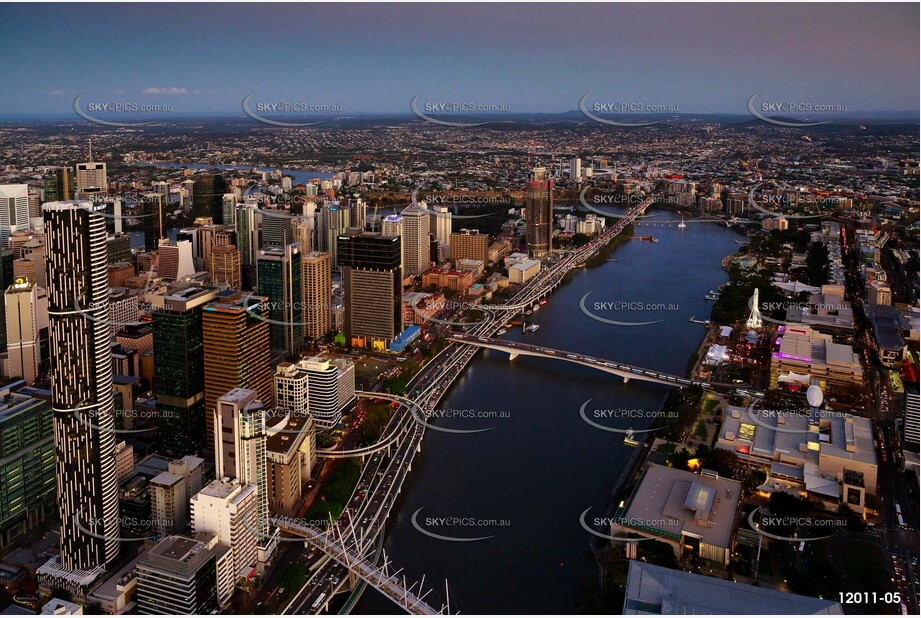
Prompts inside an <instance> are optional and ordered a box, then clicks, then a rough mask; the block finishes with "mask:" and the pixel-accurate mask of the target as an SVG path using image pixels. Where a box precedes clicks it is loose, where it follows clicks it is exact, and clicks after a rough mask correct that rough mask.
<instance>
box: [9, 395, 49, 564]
mask: <svg viewBox="0 0 921 618" xmlns="http://www.w3.org/2000/svg"><path fill="white" fill-rule="evenodd" d="M21 386H23V383H22V382H21V381H19V382H14V383H13V384H10V385H7V386H4V387H2V388H0V436H3V442H2V447H0V455H2V457H0V478H2V479H3V482H2V483H0V505H2V507H0V547H4V548H5V547H8V546H9V545H10V544H11V543H12V542H13V541H14V540H16V537H18V536H19V535H20V534H23V533H25V532H28V531H29V530H30V529H31V528H33V527H35V526H38V525H43V524H44V522H45V521H47V519H48V518H49V517H52V516H53V514H54V512H55V510H56V508H57V503H56V501H55V475H54V471H55V460H54V437H53V429H52V427H53V421H52V412H51V406H50V405H48V403H47V402H46V401H42V400H41V399H39V398H37V397H33V396H31V395H30V394H27V393H25V392H18V391H17V390H16V389H17V388H18V387H21Z"/></svg>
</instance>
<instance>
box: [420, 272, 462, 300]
mask: <svg viewBox="0 0 921 618" xmlns="http://www.w3.org/2000/svg"><path fill="white" fill-rule="evenodd" d="M471 285H473V273H472V272H471V271H469V270H454V269H453V268H430V269H429V270H427V271H426V272H424V273H423V274H422V286H423V287H430V286H434V287H437V288H440V289H445V290H453V291H455V292H460V293H462V294H463V293H464V292H466V291H467V290H468V289H469V288H470V286H471Z"/></svg>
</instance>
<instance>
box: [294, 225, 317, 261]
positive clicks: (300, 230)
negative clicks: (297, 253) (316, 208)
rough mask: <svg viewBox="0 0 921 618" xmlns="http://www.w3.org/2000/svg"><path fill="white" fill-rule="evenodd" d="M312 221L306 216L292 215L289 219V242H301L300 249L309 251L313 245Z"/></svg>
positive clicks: (313, 227) (313, 226)
mask: <svg viewBox="0 0 921 618" xmlns="http://www.w3.org/2000/svg"><path fill="white" fill-rule="evenodd" d="M314 229H315V225H314V221H312V220H310V219H308V218H307V217H294V218H293V219H291V242H299V243H301V251H303V252H304V253H310V252H311V251H313V246H314V240H313V236H314Z"/></svg>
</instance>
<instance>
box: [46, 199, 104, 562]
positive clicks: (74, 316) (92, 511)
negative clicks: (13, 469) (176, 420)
mask: <svg viewBox="0 0 921 618" xmlns="http://www.w3.org/2000/svg"><path fill="white" fill-rule="evenodd" d="M104 207H105V206H104V205H103V204H99V205H93V204H91V203H89V202H51V203H48V204H45V205H44V207H43V210H44V223H45V238H46V241H47V243H48V246H49V247H54V251H51V252H49V255H48V262H47V283H48V314H49V323H50V328H49V331H50V332H49V350H50V356H51V402H52V409H53V410H54V443H55V450H56V453H57V484H58V507H59V513H60V518H61V555H60V563H61V566H62V567H63V569H65V570H67V571H71V572H74V571H93V570H95V569H98V568H100V567H102V568H105V567H106V566H107V565H110V564H111V563H112V562H113V561H114V560H115V559H116V557H117V556H118V551H119V513H118V486H117V484H116V482H117V479H116V474H115V434H114V433H113V431H112V430H113V429H115V419H114V407H113V406H114V402H113V399H112V362H111V356H112V353H111V348H110V345H109V334H110V329H109V324H108V317H109V307H108V304H109V285H108V273H107V264H106V261H107V260H106V220H105V218H104V217H102V216H100V215H99V214H98V213H99V212H101V211H102V210H103V209H104ZM76 305H79V307H80V310H79V311H77V310H75V306H76Z"/></svg>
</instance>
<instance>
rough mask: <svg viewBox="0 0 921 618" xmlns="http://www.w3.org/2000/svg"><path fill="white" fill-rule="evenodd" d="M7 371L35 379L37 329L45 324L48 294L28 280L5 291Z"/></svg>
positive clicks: (30, 380)
mask: <svg viewBox="0 0 921 618" xmlns="http://www.w3.org/2000/svg"><path fill="white" fill-rule="evenodd" d="M5 303H6V307H5V309H4V310H5V312H6V340H7V359H6V363H7V374H6V375H9V376H21V377H22V378H23V379H24V380H25V381H26V383H27V384H32V383H33V382H35V379H36V377H38V372H39V366H40V365H41V350H40V348H39V332H40V331H41V329H42V328H47V327H48V323H47V322H48V297H47V296H45V293H44V291H43V290H40V289H39V288H36V287H35V284H34V283H31V282H29V281H28V280H23V279H20V280H17V281H16V282H15V283H14V284H13V285H11V286H10V287H9V288H7V290H6V295H5Z"/></svg>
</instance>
